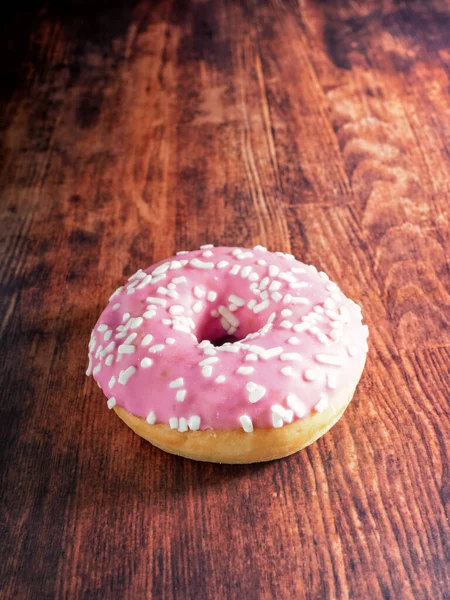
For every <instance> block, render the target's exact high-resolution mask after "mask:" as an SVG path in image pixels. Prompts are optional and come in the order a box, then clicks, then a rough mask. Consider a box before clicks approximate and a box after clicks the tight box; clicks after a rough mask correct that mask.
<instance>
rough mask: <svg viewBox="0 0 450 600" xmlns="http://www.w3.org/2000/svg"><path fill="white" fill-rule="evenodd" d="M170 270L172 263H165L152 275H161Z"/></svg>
mask: <svg viewBox="0 0 450 600" xmlns="http://www.w3.org/2000/svg"><path fill="white" fill-rule="evenodd" d="M169 268H170V263H163V264H162V265H159V267H156V269H154V270H153V271H152V275H160V274H161V273H165V272H166V271H168V270H169Z"/></svg>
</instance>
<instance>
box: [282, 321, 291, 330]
mask: <svg viewBox="0 0 450 600" xmlns="http://www.w3.org/2000/svg"><path fill="white" fill-rule="evenodd" d="M280 327H283V329H292V328H293V327H294V323H291V321H281V323H280Z"/></svg>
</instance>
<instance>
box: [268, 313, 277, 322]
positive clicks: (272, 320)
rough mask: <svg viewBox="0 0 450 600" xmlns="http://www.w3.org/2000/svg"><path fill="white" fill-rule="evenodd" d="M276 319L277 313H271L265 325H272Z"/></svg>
mask: <svg viewBox="0 0 450 600" xmlns="http://www.w3.org/2000/svg"><path fill="white" fill-rule="evenodd" d="M276 317H277V313H276V312H273V313H272V314H271V315H269V318H268V319H267V323H273V322H274V321H275V319H276Z"/></svg>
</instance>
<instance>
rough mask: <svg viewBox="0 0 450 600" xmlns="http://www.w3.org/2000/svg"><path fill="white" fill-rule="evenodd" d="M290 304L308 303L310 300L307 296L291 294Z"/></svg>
mask: <svg viewBox="0 0 450 600" xmlns="http://www.w3.org/2000/svg"><path fill="white" fill-rule="evenodd" d="M291 304H303V305H306V304H310V301H309V300H308V298H302V297H298V296H294V297H292V296H291Z"/></svg>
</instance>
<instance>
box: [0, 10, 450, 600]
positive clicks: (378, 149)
mask: <svg viewBox="0 0 450 600" xmlns="http://www.w3.org/2000/svg"><path fill="white" fill-rule="evenodd" d="M6 11H7V12H6ZM1 27H2V30H3V31H2V35H1V36H0V56H1V65H2V75H1V79H0V89H1V112H0V128H1V143H2V150H1V163H0V168H1V171H0V190H1V192H0V194H1V209H0V218H1V221H0V223H1V252H2V254H1V263H0V272H1V285H2V288H1V289H2V292H1V298H0V303H1V315H2V317H1V341H0V355H1V363H0V378H1V383H0V396H1V437H0V444H1V446H0V452H1V461H2V474H1V489H0V503H1V541H0V596H1V598H5V599H12V598H19V599H28V598H30V599H33V600H34V599H39V600H41V599H47V598H48V599H67V598H68V599H72V598H74V599H75V598H76V599H78V598H80V599H101V600H103V599H105V600H109V599H116V598H117V599H122V598H126V599H132V600H139V599H141V598H154V599H177V600H178V599H180V600H185V599H193V600H206V599H207V600H221V599H250V600H253V599H258V600H259V599H272V598H273V599H277V600H278V599H282V600H285V599H286V600H291V599H295V600H303V599H307V600H312V599H314V600H316V599H322V598H326V599H345V598H352V599H353V598H357V599H368V598H382V599H388V598H389V599H395V600H397V599H404V598H406V599H409V598H420V599H422V598H427V599H428V598H430V599H433V600H437V599H439V598H450V566H449V564H450V563H449V561H450V526H449V521H448V519H449V513H450V480H449V476H450V473H449V465H450V463H449V453H450V420H449V398H450V371H449V369H450V282H449V258H450V251H449V250H450V249H449V242H450V228H449V219H450V202H449V200H450V97H449V89H450V87H449V79H448V75H449V70H450V2H438V1H429V2H401V1H394V0H392V1H389V0H387V1H384V2H381V1H380V2H375V1H366V2H356V1H350V0H348V1H341V2H337V1H335V2H332V1H329V2H326V1H324V0H320V1H319V0H315V1H313V0H298V1H297V2H296V1H294V0H289V1H288V0H286V1H283V0H278V1H276V0H273V1H272V2H262V1H257V0H254V1H253V2H251V1H246V2H244V1H238V0H234V1H232V0H215V1H213V0H209V1H208V0H197V1H195V2H194V1H192V2H186V1H185V2H178V1H176V0H173V1H172V2H171V1H170V0H161V1H160V2H153V3H152V2H147V1H145V0H143V1H137V0H135V1H133V0H130V1H128V2H127V1H125V0H123V1H114V0H109V1H106V0H105V1H101V2H99V1H96V0H83V1H79V2H74V1H73V0H72V1H70V0H68V1H67V2H63V1H54V0H49V1H48V2H46V3H44V2H42V3H41V2H40V1H39V0H35V3H34V6H32V7H31V8H30V7H28V8H27V9H25V8H24V7H21V3H20V2H10V3H9V4H8V8H7V9H2V23H1ZM209 242H213V243H215V244H219V243H220V244H224V245H227V244H228V245H243V246H246V245H254V244H256V243H262V244H264V245H267V246H268V247H269V248H270V249H272V250H283V251H287V252H293V253H294V254H295V255H296V256H297V257H298V258H299V259H301V260H304V261H305V262H311V263H313V264H315V265H316V266H317V267H319V268H321V269H324V270H326V271H327V272H328V273H329V274H330V276H331V277H332V278H333V279H335V280H336V281H337V282H338V283H339V284H340V286H341V287H342V289H343V290H344V291H345V292H346V293H347V294H348V295H350V296H351V297H352V298H354V299H355V300H356V301H357V302H359V303H361V304H362V306H363V308H364V315H365V318H366V322H367V323H368V324H369V327H370V331H371V337H370V353H369V358H368V364H367V368H366V370H365V373H364V375H363V378H362V380H361V383H360V386H359V388H358V392H357V394H356V396H355V398H354V401H353V402H352V404H351V405H350V407H349V409H348V410H347V412H346V414H345V416H344V417H343V418H342V420H341V421H340V422H339V423H338V424H337V425H336V426H335V427H334V428H333V430H332V431H331V432H330V433H328V434H327V435H326V436H325V437H324V438H323V439H321V440H320V441H319V442H318V443H315V444H314V445H313V446H311V447H310V448H308V449H307V450H305V451H302V452H301V453H299V454H298V455H296V456H293V457H291V458H288V459H285V460H280V461H277V462H274V463H270V464H266V465H260V466H243V467H242V466H217V465H208V464H199V463H195V462H190V461H187V460H183V459H180V458H176V457H173V456H170V455H167V454H163V453H162V452H160V451H158V450H156V449H155V448H153V447H151V446H150V445H149V444H147V443H146V442H144V441H142V440H141V439H140V438H138V437H137V436H135V435H134V434H132V432H131V431H130V430H129V429H127V428H126V427H125V426H124V425H123V424H122V423H121V422H120V421H119V419H118V418H117V417H115V415H114V414H112V413H111V412H109V411H108V410H107V409H106V403H105V400H104V398H103V397H102V394H101V392H100V390H99V389H98V388H97V386H96V385H95V383H94V381H93V380H92V378H89V379H88V378H86V377H85V375H84V371H85V368H86V364H87V361H86V353H87V343H88V338H89V334H90V329H91V327H92V326H93V324H94V322H95V321H96V318H97V316H98V315H99V313H100V311H101V309H102V308H103V306H104V305H105V303H106V301H107V299H108V297H109V295H110V293H111V291H112V290H113V289H115V288H116V287H117V285H119V284H120V282H122V280H123V279H124V277H126V276H129V275H130V274H131V273H132V272H134V271H135V270H136V269H137V268H138V267H142V266H146V265H148V264H151V263H152V262H154V261H158V260H160V259H162V258H164V257H166V256H168V255H171V254H172V253H173V252H175V251H177V250H183V249H190V248H195V247H197V246H198V245H199V244H201V243H209Z"/></svg>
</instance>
